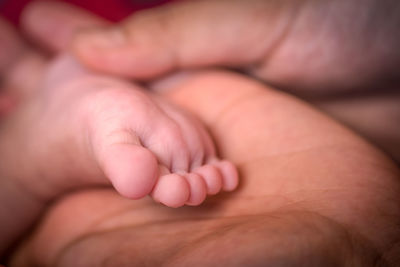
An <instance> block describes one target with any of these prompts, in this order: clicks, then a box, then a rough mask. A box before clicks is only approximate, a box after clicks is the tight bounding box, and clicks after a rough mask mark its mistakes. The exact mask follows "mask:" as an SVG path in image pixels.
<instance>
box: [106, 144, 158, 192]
mask: <svg viewBox="0 0 400 267" xmlns="http://www.w3.org/2000/svg"><path fill="white" fill-rule="evenodd" d="M100 165H102V166H103V171H104V173H105V175H106V176H107V177H108V178H109V179H110V181H111V183H112V184H113V186H114V187H115V189H116V190H117V191H118V192H119V193H120V194H121V195H123V196H125V197H128V198H131V199H139V198H142V197H144V196H146V195H147V194H149V193H150V192H151V190H152V188H153V186H154V184H155V182H156V180H157V177H158V163H157V159H156V157H155V156H154V155H153V154H152V153H151V152H150V151H149V150H147V149H145V148H144V147H141V146H139V145H131V144H115V145H111V146H110V147H108V148H107V149H105V151H104V153H103V156H102V157H101V162H100Z"/></svg>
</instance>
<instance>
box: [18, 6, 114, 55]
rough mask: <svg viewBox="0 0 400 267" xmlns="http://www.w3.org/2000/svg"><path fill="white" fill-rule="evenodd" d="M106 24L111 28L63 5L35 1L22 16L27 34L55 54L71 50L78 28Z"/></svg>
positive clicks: (94, 18)
mask: <svg viewBox="0 0 400 267" xmlns="http://www.w3.org/2000/svg"><path fill="white" fill-rule="evenodd" d="M104 25H108V22H107V21H106V20H104V19H102V18H100V17H98V16H96V15H93V14H91V13H89V12H86V11H84V10H83V9H81V8H78V7H75V6H73V5H71V4H67V3H62V2H53V1H38V2H36V1H35V2H32V3H31V4H29V5H28V6H27V7H26V8H25V10H24V12H23V14H22V27H23V29H24V30H25V32H26V33H27V34H28V35H29V36H30V37H31V38H32V39H33V41H35V42H37V43H39V44H41V45H43V46H45V47H46V48H48V49H50V50H51V51H60V50H63V49H65V48H67V46H68V45H69V43H70V40H71V38H72V36H73V33H74V32H75V31H76V30H78V29H84V28H91V27H94V26H104Z"/></svg>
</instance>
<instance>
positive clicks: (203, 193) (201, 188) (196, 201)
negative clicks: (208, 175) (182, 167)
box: [185, 173, 207, 206]
mask: <svg viewBox="0 0 400 267" xmlns="http://www.w3.org/2000/svg"><path fill="white" fill-rule="evenodd" d="M185 176H186V179H187V181H188V183H189V187H190V196H189V200H188V201H187V202H186V204H187V205H189V206H197V205H200V204H201V203H203V201H204V200H205V199H206V197H207V185H206V183H205V181H204V180H203V178H202V177H201V176H200V175H198V174H195V173H188V174H186V175H185Z"/></svg>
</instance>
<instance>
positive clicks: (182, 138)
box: [45, 57, 238, 207]
mask: <svg viewBox="0 0 400 267" xmlns="http://www.w3.org/2000/svg"><path fill="white" fill-rule="evenodd" d="M76 64H77V63H76V62H74V61H73V60H72V59H71V58H69V57H63V58H61V59H59V60H58V61H57V62H55V63H54V64H53V65H52V67H51V68H50V70H49V75H48V78H47V82H46V86H45V87H46V88H51V89H49V90H51V92H50V93H49V95H50V97H49V99H50V100H47V101H48V102H52V100H51V99H53V98H54V99H57V100H56V101H53V102H54V103H53V104H52V105H50V106H54V107H59V106H62V107H64V108H65V109H66V110H65V111H62V112H65V113H66V114H68V115H64V116H58V117H57V118H58V120H59V121H58V123H61V125H59V127H70V129H72V130H73V131H74V133H73V134H72V135H73V136H75V137H76V138H77V139H79V138H81V139H82V137H84V140H83V141H78V142H76V143H78V144H85V145H84V146H86V147H87V151H88V152H86V153H84V154H85V155H87V156H85V157H87V158H89V159H85V160H84V161H83V162H88V165H90V164H92V167H89V168H85V169H90V168H93V169H96V168H98V167H99V168H100V170H101V173H102V174H104V176H105V177H106V178H107V179H109V181H111V183H112V185H113V186H114V188H115V189H116V190H117V191H118V192H119V193H120V194H121V195H123V196H125V197H128V198H132V199H139V198H143V197H144V196H146V195H149V194H150V195H151V196H152V197H153V198H154V199H155V200H156V201H158V202H161V203H163V204H165V205H167V206H170V207H179V206H182V205H185V204H186V205H199V204H201V203H202V202H203V201H204V199H205V198H206V196H207V195H213V194H217V193H218V192H220V191H221V190H224V191H231V190H234V189H235V188H236V187H237V184H238V175H237V171H236V169H235V167H234V166H233V164H232V163H230V162H229V161H224V160H220V159H218V158H217V157H216V152H215V147H214V145H213V143H212V140H211V138H210V136H209V134H208V133H207V132H206V130H205V129H204V127H203V126H202V125H201V124H200V123H199V122H198V121H197V120H196V119H195V118H194V117H192V116H191V115H190V114H187V113H185V112H183V111H182V110H179V109H178V108H177V107H175V106H173V105H171V104H170V103H167V102H166V101H165V100H164V99H162V98H161V97H159V96H157V95H153V94H152V93H150V92H147V91H144V90H142V89H141V88H139V87H137V86H134V85H132V84H130V83H127V82H123V81H120V80H117V79H112V78H108V77H104V76H95V75H90V74H88V73H87V71H82V69H81V70H79V69H80V68H81V67H79V66H77V65H76ZM60 82H61V83H62V84H64V85H63V86H58V85H59V84H60ZM55 87H59V88H57V89H54V88H55ZM57 103H58V104H57ZM72 109H73V110H72ZM57 112H60V109H57V110H48V111H46V113H53V114H56V113H57ZM69 125H71V126H69ZM53 138H59V137H53ZM77 158H78V157H77ZM91 159H92V160H91ZM84 174H85V173H81V174H80V175H84ZM86 175H87V176H88V179H91V180H93V179H92V178H90V172H87V174H86Z"/></svg>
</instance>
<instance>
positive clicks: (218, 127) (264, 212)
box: [11, 10, 400, 266]
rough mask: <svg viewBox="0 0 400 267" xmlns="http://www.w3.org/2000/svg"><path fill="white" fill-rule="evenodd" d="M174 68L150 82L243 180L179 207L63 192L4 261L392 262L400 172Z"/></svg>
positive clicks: (278, 99) (238, 82) (235, 78)
mask: <svg viewBox="0 0 400 267" xmlns="http://www.w3.org/2000/svg"><path fill="white" fill-rule="evenodd" d="M53 12H55V10H53ZM64 22H66V21H64ZM60 25H62V24H60ZM66 25H67V24H66ZM37 28H39V27H36V29H37ZM39 39H40V38H39ZM42 40H43V39H42ZM182 76H183V77H184V78H183V79H182V77H179V76H177V77H174V76H172V77H170V78H167V79H164V80H161V81H159V82H157V83H155V84H151V85H150V86H151V87H154V88H155V89H157V90H159V91H160V92H164V94H165V96H166V97H168V98H169V99H171V100H172V101H174V102H175V103H177V104H179V105H181V106H183V107H185V108H187V109H188V110H190V111H192V112H194V113H195V114H196V115H197V116H198V117H199V118H200V119H202V120H203V121H204V122H205V123H206V125H207V126H208V128H209V129H210V130H211V132H212V134H213V136H214V138H215V140H216V143H217V145H218V147H219V150H220V153H221V156H225V157H227V158H228V159H231V160H233V161H234V162H235V163H237V164H238V166H239V168H240V171H241V178H242V182H241V188H240V189H239V190H238V191H237V192H236V193H235V194H232V195H226V196H222V197H219V198H213V199H211V200H210V201H208V202H207V203H206V204H205V205H204V206H201V207H198V208H195V209H193V208H190V209H187V208H183V209H178V210H171V209H165V208H163V207H160V206H158V205H155V204H154V203H151V202H150V201H148V200H146V199H145V200H140V201H134V202H133V201H129V200H126V199H123V198H121V197H119V196H118V195H116V194H115V193H113V192H112V191H111V190H107V189H104V190H92V191H87V192H80V193H77V194H75V195H70V196H67V197H65V198H64V199H62V200H60V201H59V202H58V203H56V204H55V205H54V206H53V207H52V208H51V210H49V212H48V213H47V215H46V216H45V217H44V218H43V219H42V221H41V222H40V224H38V226H37V228H36V229H35V230H34V231H33V232H32V235H31V236H30V238H27V239H26V241H25V242H23V243H21V245H20V247H19V249H17V250H16V251H15V253H14V256H13V259H12V264H11V266H29V265H33V266H34V265H35V264H36V265H43V266H100V265H101V266H104V265H105V266H132V265H139V266H140V265H146V264H147V265H150V266H157V265H160V264H161V263H162V264H164V265H167V266H168V265H169V266H179V265H180V266H187V265H189V264H190V265H194V266H197V265H198V266H204V265H208V266H212V265H215V266H220V265H222V264H226V265H229V266H243V265H244V264H246V265H250V266H265V263H266V262H267V263H270V265H271V266H388V265H389V266H390V264H391V265H392V266H396V265H398V263H399V261H398V260H399V259H398V255H400V251H399V250H400V249H399V243H398V240H399V238H400V233H399V228H398V225H399V213H400V210H399V203H400V199H399V198H400V192H399V191H400V187H399V181H398V178H399V171H398V169H397V167H396V166H395V165H394V164H393V163H392V162H391V161H390V160H389V159H388V158H386V157H385V156H384V155H383V154H382V153H381V152H379V151H377V150H376V149H375V148H373V147H371V146H370V145H369V144H368V143H366V142H365V141H363V140H362V139H360V138H359V137H357V136H356V135H354V134H353V133H352V132H350V131H349V130H347V129H345V128H343V127H342V126H340V125H338V124H337V123H335V122H334V121H332V120H331V119H329V118H328V117H326V116H324V115H322V114H321V113H319V112H317V111H316V110H315V109H313V108H311V107H310V106H308V105H307V104H304V103H303V102H301V101H299V100H297V99H295V98H293V97H290V96H288V95H286V94H283V93H279V92H277V91H275V90H273V89H270V88H268V87H266V86H264V85H262V84H259V83H256V82H254V81H251V80H249V79H248V78H245V77H242V76H240V75H237V74H231V73H228V72H225V71H204V72H199V73H189V74H182ZM338 103H339V105H340V103H346V102H338ZM283 107H284V108H283ZM351 108H354V109H355V111H357V110H359V109H357V105H354V106H352V107H351ZM332 110H334V108H332ZM354 121H356V119H354ZM371 123H373V122H371ZM199 263H201V264H199ZM196 264H197V265H196Z"/></svg>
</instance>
